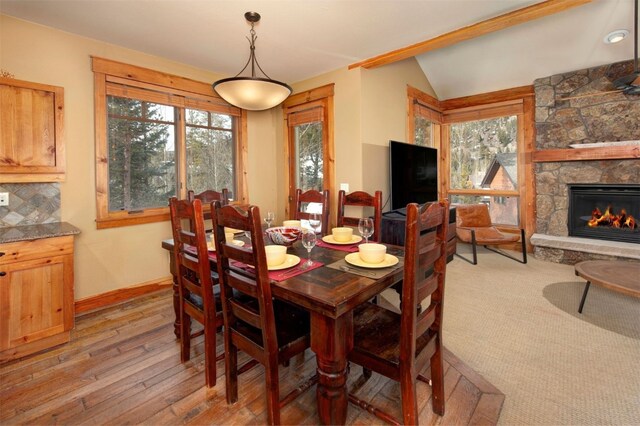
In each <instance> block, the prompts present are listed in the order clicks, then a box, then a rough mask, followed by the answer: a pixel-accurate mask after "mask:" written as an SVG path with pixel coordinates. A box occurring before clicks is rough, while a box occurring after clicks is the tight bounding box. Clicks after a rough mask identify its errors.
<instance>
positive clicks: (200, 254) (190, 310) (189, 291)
mask: <svg viewBox="0 0 640 426" xmlns="http://www.w3.org/2000/svg"><path fill="white" fill-rule="evenodd" d="M169 209H170V211H171V227H172V230H173V242H174V250H173V255H174V261H175V265H176V275H177V281H178V288H179V295H180V325H181V329H180V360H181V361H182V362H186V361H188V360H189V359H190V357H191V338H192V337H195V336H196V335H200V334H202V333H196V334H194V335H192V334H191V319H192V318H193V319H195V320H196V321H198V322H199V323H201V324H202V325H203V327H204V329H203V333H204V347H205V349H204V352H205V378H206V383H207V387H213V386H215V384H216V361H219V360H221V359H222V358H223V357H224V354H220V355H219V356H218V357H216V331H217V329H218V328H219V327H221V326H222V325H223V317H222V310H221V305H220V297H219V292H217V293H218V295H216V291H214V286H217V284H218V283H217V274H213V275H212V273H211V266H210V263H209V254H208V250H207V240H206V236H205V229H204V217H203V212H202V202H201V201H200V200H198V199H196V200H194V201H189V200H178V199H177V198H175V197H173V198H171V199H170V200H169ZM186 221H188V222H189V223H190V224H191V225H190V226H191V229H186V228H184V227H183V226H182V224H183V222H186ZM223 235H224V233H223Z"/></svg>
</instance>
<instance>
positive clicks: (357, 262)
mask: <svg viewBox="0 0 640 426" xmlns="http://www.w3.org/2000/svg"><path fill="white" fill-rule="evenodd" d="M344 260H345V261H346V262H347V263H349V264H351V265H353V266H358V267H360V268H372V269H378V268H388V267H390V266H393V265H395V264H397V263H398V258H397V257H395V256H394V255H392V254H388V253H387V254H385V255H384V260H383V261H382V262H380V263H367V262H365V261H363V260H362V259H360V253H358V252H355V253H349V254H348V255H346V256H345V257H344Z"/></svg>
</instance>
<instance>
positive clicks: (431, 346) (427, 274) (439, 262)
mask: <svg viewBox="0 0 640 426" xmlns="http://www.w3.org/2000/svg"><path fill="white" fill-rule="evenodd" d="M406 224H407V225H406V231H405V257H404V276H403V281H402V295H401V315H400V316H401V319H400V323H401V326H400V330H401V331H400V360H399V364H400V368H401V369H402V368H406V369H407V370H406V371H415V372H420V371H423V369H424V367H425V366H426V365H428V364H429V363H430V362H431V358H432V355H433V354H434V353H436V352H437V353H439V354H441V353H442V314H443V303H444V285H445V276H446V266H447V231H448V225H449V203H448V201H447V200H444V201H440V202H434V203H426V204H424V205H422V206H418V204H415V203H412V204H409V205H408V206H407V221H406ZM427 297H430V302H429V306H428V307H427V308H426V309H416V307H417V306H420V305H421V304H422V302H423V301H424V300H425V299H426V298H427ZM419 340H422V342H424V341H425V340H426V341H428V344H426V345H424V344H422V343H418V341H419ZM418 348H421V350H420V351H419V350H418ZM416 352H418V353H416ZM439 359H440V360H441V356H440V357H439ZM436 368H439V369H440V370H441V369H442V365H440V367H438V366H436ZM431 371H432V375H434V374H435V372H434V366H433V365H432V367H431ZM440 373H441V371H440ZM436 383H439V384H440V385H441V384H442V381H441V380H440V381H436V380H434V390H433V392H434V395H440V393H439V392H438V389H436V388H435V386H436ZM434 401H435V400H434ZM442 404H444V401H442ZM434 405H435V402H434ZM443 407H444V405H443ZM443 410H444V408H443Z"/></svg>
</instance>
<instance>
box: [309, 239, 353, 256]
mask: <svg viewBox="0 0 640 426" xmlns="http://www.w3.org/2000/svg"><path fill="white" fill-rule="evenodd" d="M360 244H362V243H356V244H329V243H325V242H324V241H322V240H318V242H317V243H316V245H317V246H318V247H324V248H328V249H332V250H339V251H346V252H348V253H355V252H356V251H358V246H359V245H360Z"/></svg>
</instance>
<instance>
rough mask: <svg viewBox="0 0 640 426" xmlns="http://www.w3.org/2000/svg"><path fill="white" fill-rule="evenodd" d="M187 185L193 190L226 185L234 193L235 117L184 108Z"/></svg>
mask: <svg viewBox="0 0 640 426" xmlns="http://www.w3.org/2000/svg"><path fill="white" fill-rule="evenodd" d="M186 112H187V114H186V117H187V120H186V137H187V139H186V140H187V161H186V163H187V188H188V189H193V190H194V191H195V193H196V194H197V193H199V192H202V191H204V190H206V189H215V190H217V191H220V190H222V189H223V188H227V189H228V190H229V192H230V193H231V198H234V194H235V193H236V191H235V187H236V182H235V181H236V173H235V167H234V164H236V148H235V145H236V144H235V141H234V122H235V119H234V118H233V117H232V116H230V115H226V114H218V113H214V112H209V111H200V110H195V109H187V111H186Z"/></svg>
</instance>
